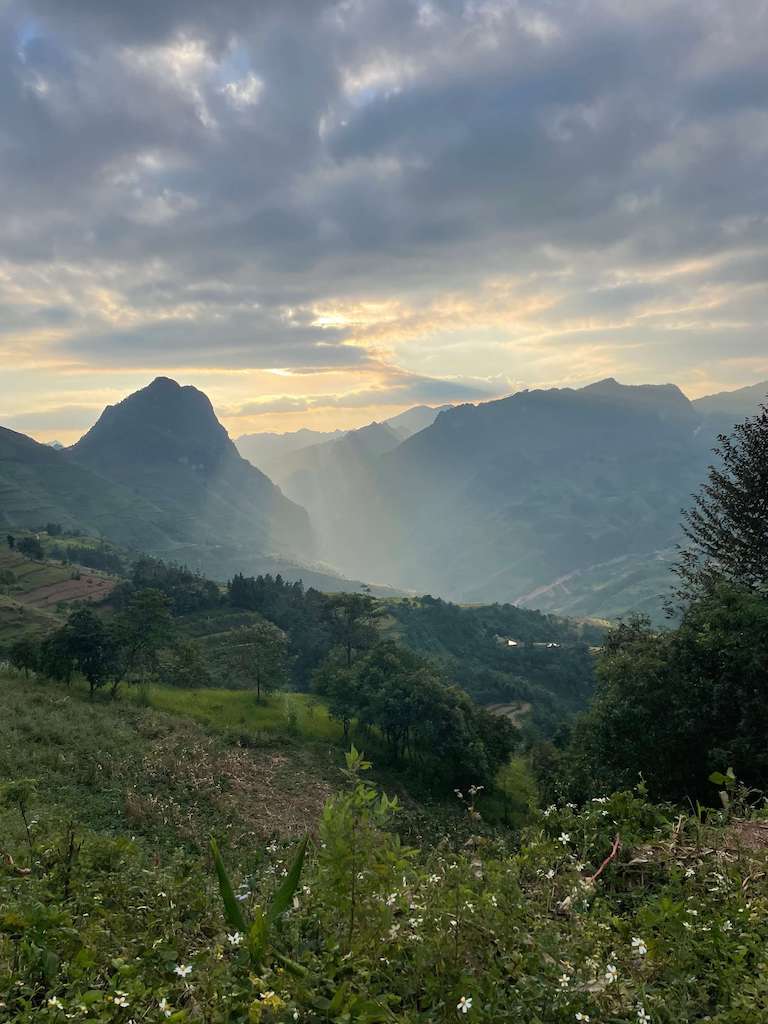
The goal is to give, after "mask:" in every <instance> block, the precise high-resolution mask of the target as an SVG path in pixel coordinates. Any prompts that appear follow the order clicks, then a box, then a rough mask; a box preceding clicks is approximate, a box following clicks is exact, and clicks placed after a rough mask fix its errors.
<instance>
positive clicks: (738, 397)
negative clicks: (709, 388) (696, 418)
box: [691, 380, 768, 420]
mask: <svg viewBox="0 0 768 1024" xmlns="http://www.w3.org/2000/svg"><path fill="white" fill-rule="evenodd" d="M766 401H768V380H764V381H761V382H760V383H759V384H752V385H750V386H749V387H746V388H738V390H736V391H720V392H718V393H717V394H715V395H705V396H704V397H703V398H695V399H694V400H693V402H692V403H691V404H692V405H693V407H694V408H695V409H696V410H697V411H698V412H700V413H702V414H710V413H719V414H724V415H727V416H733V418H734V420H740V419H744V417H746V416H754V415H755V413H756V412H757V411H758V409H759V407H760V406H761V405H762V404H763V403H765V402H766Z"/></svg>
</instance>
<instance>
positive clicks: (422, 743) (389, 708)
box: [315, 640, 516, 786]
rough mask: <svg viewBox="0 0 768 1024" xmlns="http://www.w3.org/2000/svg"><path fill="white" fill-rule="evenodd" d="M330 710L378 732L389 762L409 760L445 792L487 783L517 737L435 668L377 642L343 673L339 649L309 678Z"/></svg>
mask: <svg viewBox="0 0 768 1024" xmlns="http://www.w3.org/2000/svg"><path fill="white" fill-rule="evenodd" d="M315 681H316V686H317V689H318V692H320V693H322V694H323V695H324V696H325V697H326V699H327V700H328V705H329V711H330V713H331V714H332V715H333V716H334V717H335V718H337V719H340V720H341V721H342V722H344V726H345V735H346V734H348V731H349V724H350V723H351V721H352V720H353V719H356V720H357V722H358V723H359V724H361V725H363V726H369V727H371V728H374V729H376V730H377V731H378V733H379V734H380V735H381V737H382V739H383V740H384V742H385V744H386V746H387V750H388V752H389V755H390V757H391V758H392V760H393V761H402V760H404V759H407V760H410V761H411V762H412V763H414V764H417V765H418V766H419V771H420V774H421V776H422V778H424V779H425V780H429V779H430V777H431V778H432V779H433V780H436V781H439V782H440V783H441V784H447V785H450V786H456V785H461V786H464V785H468V784H470V783H473V782H474V783H482V784H484V785H487V784H490V783H491V782H492V781H493V775H494V773H495V771H496V769H497V768H498V767H499V766H500V765H501V764H503V763H504V762H505V761H506V760H507V759H508V757H509V755H510V753H511V751H512V749H513V748H514V745H515V742H516V738H515V731H514V729H513V727H512V726H511V724H510V723H509V722H508V721H507V720H506V719H504V718H499V717H496V716H494V715H491V714H489V713H488V712H486V711H485V710H484V709H482V708H479V707H478V706H477V705H476V704H474V703H473V701H472V700H471V698H470V697H469V696H468V695H467V694H466V693H464V691H463V690H460V689H459V688H458V687H456V686H451V685H449V684H448V683H447V682H446V680H445V679H444V678H443V676H442V673H441V669H440V667H439V666H438V665H437V664H436V663H435V662H433V661H430V660H429V659H427V658H423V657H421V656H420V655H418V654H416V653H414V652H413V651H410V650H408V649H407V648H404V647H400V646H399V645H398V644H396V643H395V642H394V641H392V640H382V641H380V642H379V643H377V644H375V645H374V646H373V647H372V648H371V649H370V650H369V651H368V652H367V653H366V654H364V655H363V656H362V657H360V658H358V660H357V661H355V662H354V663H353V665H352V666H351V667H350V668H348V667H347V664H346V652H345V651H344V650H343V649H342V648H337V650H336V652H334V653H332V654H331V656H330V657H329V659H328V660H327V662H326V664H325V665H324V666H323V667H322V668H321V670H320V671H319V672H318V673H316V675H315Z"/></svg>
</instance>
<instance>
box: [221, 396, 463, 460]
mask: <svg viewBox="0 0 768 1024" xmlns="http://www.w3.org/2000/svg"><path fill="white" fill-rule="evenodd" d="M450 408H451V406H450V405H441V406H438V407H437V408H432V407H431V406H428V405H415V406H414V407H413V408H412V409H406V410H405V412H401V413H399V414H398V415H397V416H392V417H391V418H390V419H388V420H385V421H384V423H383V426H386V427H389V428H390V430H391V431H392V433H393V435H394V436H395V437H396V438H397V440H399V441H405V440H406V438H408V437H410V436H411V435H412V434H415V433H417V432H418V431H419V430H423V429H424V428H425V427H428V426H430V424H432V423H434V421H435V417H436V416H437V415H438V413H440V412H442V411H443V409H450ZM381 425H382V424H376V423H371V424H369V425H368V426H370V427H373V426H381ZM367 429H368V427H359V428H358V429H357V430H332V431H321V430H308V429H307V428H306V427H303V428H302V429H301V430H294V431H291V432H290V433H287V434H272V433H265V434H243V435H242V436H241V437H238V438H235V444H236V445H237V449H238V451H239V452H240V454H241V455H242V456H243V458H246V459H248V460H249V461H250V462H252V463H253V465H254V466H259V467H260V468H261V469H264V470H265V471H266V472H269V473H270V474H271V473H272V472H273V471H274V470H275V469H276V468H277V472H279V471H280V466H281V462H282V459H283V457H284V456H286V455H291V454H292V453H293V452H298V451H301V450H303V449H306V448H316V447H317V446H318V445H322V444H326V443H327V442H329V441H338V440H341V439H342V438H344V437H347V436H348V435H349V434H355V433H359V432H360V431H361V430H367Z"/></svg>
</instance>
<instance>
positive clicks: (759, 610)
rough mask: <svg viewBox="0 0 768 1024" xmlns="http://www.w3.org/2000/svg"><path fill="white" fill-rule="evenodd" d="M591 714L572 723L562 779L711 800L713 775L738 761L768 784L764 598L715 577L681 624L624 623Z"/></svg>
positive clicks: (602, 661)
mask: <svg viewBox="0 0 768 1024" xmlns="http://www.w3.org/2000/svg"><path fill="white" fill-rule="evenodd" d="M597 676H598V688H597V692H596V696H595V701H594V704H593V707H592V709H591V711H590V712H589V713H588V715H587V716H585V717H584V718H583V719H582V720H581V721H580V722H579V723H578V724H577V725H576V727H575V729H574V732H573V736H572V740H571V744H570V747H569V749H568V752H567V755H566V759H565V761H566V763H565V765H564V776H566V777H567V776H570V778H571V779H572V780H574V784H575V785H576V786H577V787H580V789H581V791H580V792H578V791H576V790H574V791H572V795H573V796H575V797H585V796H589V795H593V794H594V793H595V792H598V791H599V793H600V794H604V793H606V792H610V791H611V790H614V789H626V788H630V787H632V786H634V785H636V784H637V782H638V779H639V777H640V775H642V776H643V778H644V779H645V780H646V782H647V783H648V787H649V790H650V792H651V794H652V796H653V797H655V798H663V799H672V800H681V799H683V798H685V797H699V798H702V799H704V798H706V797H707V795H708V794H710V793H711V788H710V787H709V786H708V782H707V780H708V778H709V775H710V774H711V773H712V772H713V771H721V772H722V771H725V770H727V768H729V767H733V769H734V771H735V772H736V774H737V776H738V777H739V778H741V779H744V780H745V781H746V782H748V783H749V784H750V785H755V786H766V785H768V749H767V748H766V745H765V736H766V735H768V601H766V600H765V598H763V597H762V596H760V595H759V594H755V593H754V592H752V591H750V590H748V589H747V588H744V587H736V586H734V585H732V584H729V583H719V584H717V585H716V586H714V587H713V589H711V590H710V591H709V592H707V593H706V594H704V595H703V596H702V597H700V598H699V599H697V600H696V601H694V602H693V603H692V604H691V605H690V606H689V607H688V608H687V609H686V611H685V614H684V616H683V620H682V622H681V624H680V626H679V628H678V629H676V630H674V631H670V632H666V633H661V632H655V631H654V630H652V629H651V627H650V625H649V623H648V622H647V621H643V620H635V621H633V622H631V623H628V624H626V625H624V626H621V627H619V629H617V630H616V631H615V633H614V634H613V635H612V636H610V638H609V639H608V640H607V641H606V644H605V647H604V650H603V652H602V654H601V655H600V657H599V658H598V666H597Z"/></svg>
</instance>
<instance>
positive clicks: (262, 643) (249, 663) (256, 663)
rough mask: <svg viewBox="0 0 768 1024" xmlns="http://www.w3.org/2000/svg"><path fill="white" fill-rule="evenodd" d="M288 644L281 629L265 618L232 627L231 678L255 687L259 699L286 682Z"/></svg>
mask: <svg viewBox="0 0 768 1024" xmlns="http://www.w3.org/2000/svg"><path fill="white" fill-rule="evenodd" d="M287 647H288V641H287V637H286V635H285V633H284V632H283V631H282V629H278V627H277V626H275V625H273V624H272V623H271V622H267V621H266V620H264V622H257V623H255V624H254V625H252V626H240V627H239V628H238V629H234V630H232V631H231V632H230V633H229V634H228V638H227V647H226V651H225V658H226V661H227V667H228V668H229V671H230V674H231V678H232V679H233V680H234V681H235V682H236V683H237V685H239V686H247V687H255V688H256V699H257V700H258V701H260V700H261V695H262V693H269V692H270V691H272V690H275V689H278V688H279V687H281V686H284V685H285V683H286V681H287Z"/></svg>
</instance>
